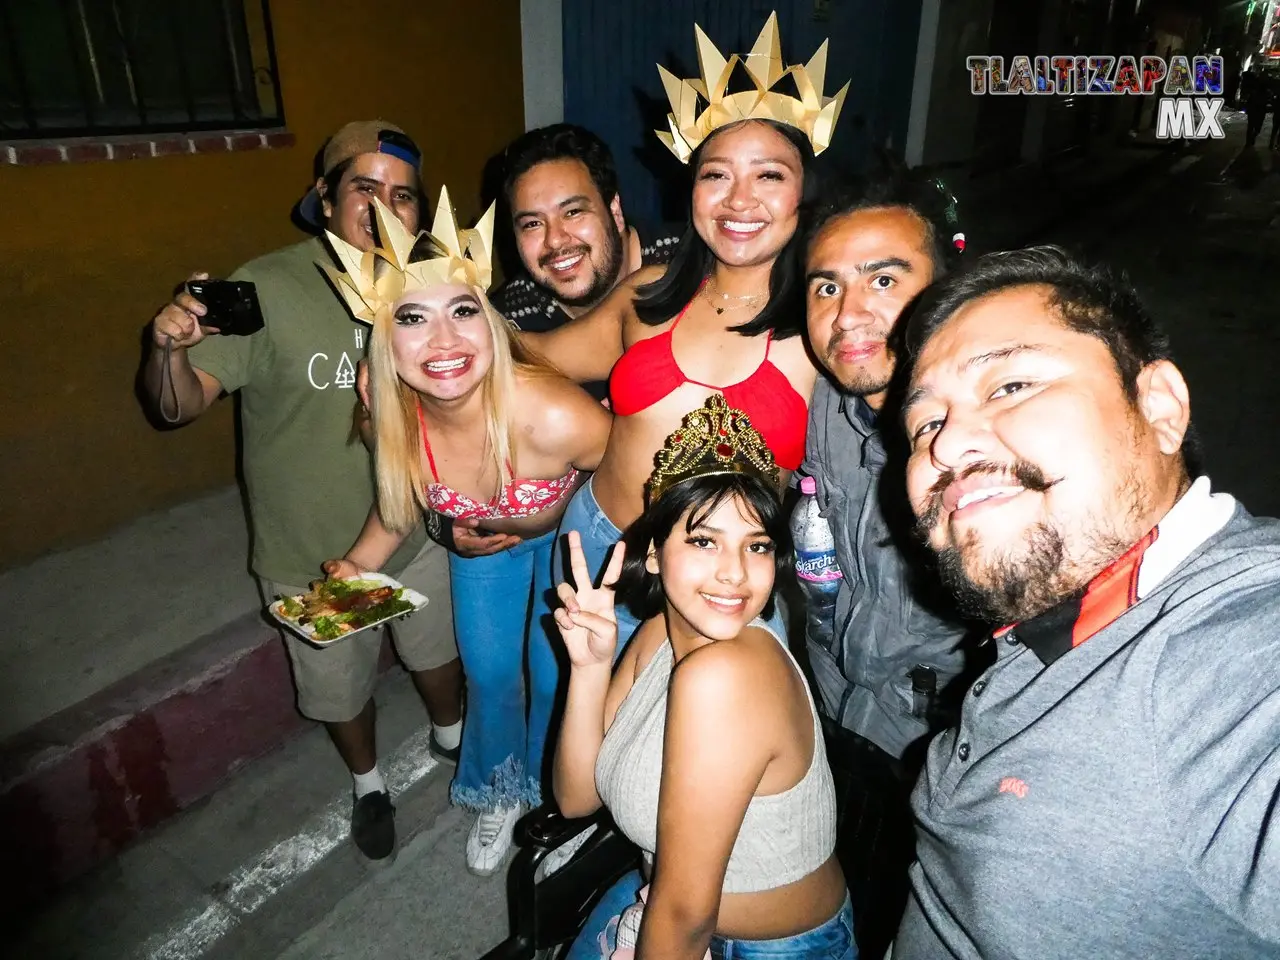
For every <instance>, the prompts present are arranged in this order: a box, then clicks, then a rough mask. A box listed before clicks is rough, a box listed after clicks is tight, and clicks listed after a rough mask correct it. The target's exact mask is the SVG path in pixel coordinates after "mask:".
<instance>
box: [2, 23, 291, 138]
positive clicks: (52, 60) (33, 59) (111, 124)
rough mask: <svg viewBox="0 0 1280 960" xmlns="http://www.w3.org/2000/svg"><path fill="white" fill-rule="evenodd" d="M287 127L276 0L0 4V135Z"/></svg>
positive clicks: (77, 134)
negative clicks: (272, 7)
mask: <svg viewBox="0 0 1280 960" xmlns="http://www.w3.org/2000/svg"><path fill="white" fill-rule="evenodd" d="M283 125H284V109H283V106H282V104H281V100H280V82H279V74H278V72H277V70H276V54H275V44H274V41H273V37H272V32H271V15H270V11H269V10H268V0H183V2H181V3H176V2H174V0H0V139H7V140H23V139H36V138H40V139H47V138H52V137H76V136H100V135H118V134H128V133H167V132H178V131H182V132H185V131H192V130H219V129H227V128H229V127H255V128H259V127H280V126H283Z"/></svg>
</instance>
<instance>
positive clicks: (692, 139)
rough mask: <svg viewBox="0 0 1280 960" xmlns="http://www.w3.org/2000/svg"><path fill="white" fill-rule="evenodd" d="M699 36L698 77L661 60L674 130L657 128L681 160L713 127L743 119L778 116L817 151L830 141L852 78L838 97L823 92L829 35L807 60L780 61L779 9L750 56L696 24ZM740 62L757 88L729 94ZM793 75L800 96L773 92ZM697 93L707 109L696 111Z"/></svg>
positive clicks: (825, 146)
mask: <svg viewBox="0 0 1280 960" xmlns="http://www.w3.org/2000/svg"><path fill="white" fill-rule="evenodd" d="M693 29H694V31H695V34H696V36H697V42H698V66H699V68H700V69H701V71H702V76H701V77H699V78H698V79H696V80H680V79H677V78H676V76H675V75H674V74H672V73H671V72H670V71H669V70H667V69H666V68H665V67H663V66H662V64H658V73H659V74H660V75H661V77H662V86H663V87H664V88H665V89H666V91H667V99H668V100H670V101H671V111H672V112H671V113H669V114H667V124H668V125H669V126H670V128H671V129H670V131H666V130H657V131H655V132H656V133H657V134H658V137H659V139H661V140H662V142H663V143H665V144H666V145H667V149H668V150H670V151H671V152H672V153H674V154H675V155H676V157H677V158H678V159H679V160H680V162H681V163H688V162H689V157H690V156H692V155H693V151H694V150H695V149H696V148H697V146H698V144H700V143H701V142H702V141H703V140H705V139H706V138H707V137H708V136H710V135H711V132H712V131H713V130H717V129H719V128H720V127H723V126H726V125H727V124H730V123H736V122H737V121H739V120H776V121H777V122H778V123H785V124H787V125H788V126H792V127H796V128H797V129H799V130H802V131H804V133H805V135H806V136H808V138H809V143H810V144H812V146H813V153H814V156H817V155H818V154H820V153H821V152H822V151H823V150H825V149H827V147H829V146H831V134H832V133H833V132H834V131H835V126H836V120H837V119H838V118H839V116H840V108H841V107H842V106H843V105H844V98H845V95H846V94H847V93H848V92H849V84H848V83H846V84H845V85H844V86H843V87H841V88H840V92H839V93H837V94H836V95H835V96H834V97H824V96H823V95H822V87H823V84H824V83H825V82H826V74H827V41H826V40H823V41H822V46H820V47H818V52H817V53H815V54H814V55H813V59H811V60H810V61H809V62H808V63H807V64H805V65H804V66H800V65H799V64H796V65H794V66H790V67H784V66H783V65H782V42H781V39H780V38H779V35H778V14H777V13H776V12H775V13H771V14H769V19H768V20H767V21H766V22H765V25H764V28H763V29H762V30H761V31H760V36H758V37H757V38H756V42H755V46H753V47H752V48H751V52H750V53H748V54H747V55H746V56H743V55H742V54H737V53H735V54H734V55H733V56H731V57H730V58H729V59H728V60H726V59H725V58H724V55H723V54H722V53H721V52H720V51H719V50H717V49H716V46H715V44H713V43H712V42H711V40H710V39H709V38H708V37H707V35H706V34H705V33H703V32H702V28H701V27H700V26H698V25H697V24H694V27H693ZM739 63H741V64H742V65H743V66H744V67H746V69H747V73H748V74H750V76H751V80H752V82H754V83H755V86H756V89H754V90H747V91H745V92H743V93H733V94H726V92H725V91H726V89H727V88H728V86H729V78H730V76H731V75H732V74H733V69H734V67H736V66H737V65H738V64H739ZM787 76H791V77H794V78H795V85H796V90H797V92H798V93H799V94H800V97H799V99H797V98H796V97H793V96H790V95H788V94H785V93H774V92H772V90H773V87H774V86H775V85H776V84H777V83H778V82H779V81H780V80H782V78H783V77H787ZM699 98H701V99H702V100H705V101H706V103H707V109H706V110H704V111H703V112H702V113H701V114H699V113H698V101H699Z"/></svg>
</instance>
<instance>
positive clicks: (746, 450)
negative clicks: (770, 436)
mask: <svg viewBox="0 0 1280 960" xmlns="http://www.w3.org/2000/svg"><path fill="white" fill-rule="evenodd" d="M654 463H655V464H656V466H655V468H654V471H653V475H652V476H651V477H650V478H649V483H648V487H647V492H648V494H649V502H650V503H656V502H657V500H658V498H660V497H661V496H662V495H663V494H664V493H666V492H667V491H668V490H670V489H671V488H672V487H674V486H676V485H677V484H680V483H684V482H685V481H686V480H692V479H694V478H695V477H708V476H712V475H713V474H718V473H741V474H747V475H750V476H754V477H757V478H759V479H761V480H763V481H765V482H766V483H768V484H770V485H772V486H775V487H776V486H777V485H778V465H777V464H776V463H774V460H773V454H772V453H771V452H770V450H769V446H768V444H766V443H765V442H764V438H763V437H762V436H760V434H759V433H758V432H757V431H756V428H755V427H753V426H751V418H750V417H748V416H747V415H746V414H745V413H743V412H742V411H741V410H736V409H734V408H733V407H731V406H729V404H728V403H726V402H725V399H724V397H723V396H722V395H721V394H718V393H713V394H712V395H711V396H710V397H708V398H707V402H706V403H704V404H703V405H702V406H701V407H699V408H698V409H696V410H691V411H689V412H688V413H686V414H685V415H684V419H683V420H682V421H681V422H680V428H679V429H678V430H676V431H675V432H674V433H672V434H671V436H669V437H667V440H666V443H664V444H663V445H662V449H661V450H659V451H658V453H657V456H655V457H654Z"/></svg>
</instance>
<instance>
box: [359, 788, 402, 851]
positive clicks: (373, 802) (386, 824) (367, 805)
mask: <svg viewBox="0 0 1280 960" xmlns="http://www.w3.org/2000/svg"><path fill="white" fill-rule="evenodd" d="M351 839H352V840H354V841H355V842H356V847H357V848H358V849H359V851H360V852H361V853H363V854H364V855H365V856H366V857H368V858H369V859H370V860H385V859H386V858H387V857H389V856H391V854H392V853H393V852H394V851H395V848H396V808H395V807H393V806H392V805H391V794H389V793H387V792H386V791H385V790H379V791H378V792H377V793H366V794H365V795H364V796H363V797H359V798H357V799H356V805H355V807H353V808H352V810H351Z"/></svg>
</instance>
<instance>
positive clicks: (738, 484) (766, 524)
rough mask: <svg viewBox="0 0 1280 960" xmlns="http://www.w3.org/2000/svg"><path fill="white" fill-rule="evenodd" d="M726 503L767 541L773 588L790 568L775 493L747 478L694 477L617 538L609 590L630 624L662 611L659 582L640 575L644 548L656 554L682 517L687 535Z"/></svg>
mask: <svg viewBox="0 0 1280 960" xmlns="http://www.w3.org/2000/svg"><path fill="white" fill-rule="evenodd" d="M732 498H737V500H738V501H739V502H740V503H741V504H742V506H743V508H744V513H745V515H746V516H748V517H751V518H753V519H755V520H757V521H759V523H760V527H761V529H763V530H764V532H765V534H766V535H767V536H768V537H769V539H770V540H772V541H773V560H774V582H775V585H776V584H777V583H778V582H779V581H780V580H781V579H782V576H783V573H784V572H785V571H786V569H787V567H788V566H789V565H790V563H791V529H790V527H789V526H788V523H787V513H786V511H785V510H784V509H783V508H782V503H781V501H780V500H779V499H778V491H777V490H776V489H774V488H773V487H772V486H770V485H769V484H768V483H766V482H765V481H764V480H761V479H759V478H757V477H754V476H750V475H747V474H740V473H717V474H711V475H709V476H705V477H694V478H693V479H692V480H686V481H685V482H684V483H680V484H677V485H676V486H674V487H671V488H670V489H669V490H667V491H666V492H665V493H663V495H662V496H661V497H660V498H659V499H658V501H657V502H656V503H652V504H650V505H649V506H648V508H647V509H646V510H645V511H644V513H642V514H640V516H639V517H638V518H637V519H636V521H635V522H634V523H632V524H631V526H629V527H627V529H626V532H625V533H623V535H622V542H623V544H625V546H626V555H625V558H624V559H623V562H622V574H621V575H620V576H619V577H618V582H617V585H616V587H615V589H616V591H617V597H618V600H620V601H621V602H622V603H625V604H626V605H627V607H629V608H630V610H631V612H632V614H633V615H634V616H635V617H636V619H638V620H648V619H650V618H652V617H656V616H658V615H659V614H661V613H662V611H663V610H664V609H665V608H666V594H665V593H664V592H663V589H662V580H661V579H660V578H659V577H658V576H657V574H653V573H650V572H649V571H648V570H646V569H645V560H646V558H647V557H648V555H649V548H650V546H652V547H653V548H654V549H656V550H660V549H661V548H662V545H663V544H664V543H666V542H667V540H669V539H670V538H671V535H672V534H674V533H676V532H677V531H676V527H677V526H678V525H680V518H681V517H685V522H684V524H683V526H684V532H685V533H686V534H688V533H692V532H693V530H694V528H695V527H697V526H698V524H700V523H702V522H703V521H704V520H706V518H707V517H708V515H710V514H712V513H714V512H715V511H716V510H717V509H719V507H720V505H721V504H722V503H724V502H725V501H726V500H729V499H732ZM775 589H776V586H775ZM772 613H773V595H772V594H770V596H769V602H768V603H766V604H765V607H764V610H763V611H761V615H762V616H764V617H769V616H771V615H772Z"/></svg>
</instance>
